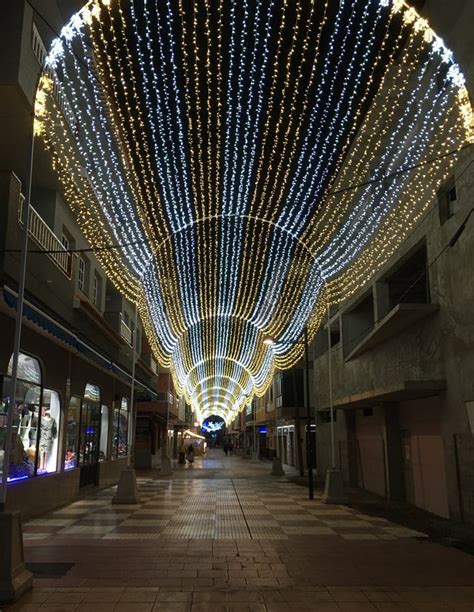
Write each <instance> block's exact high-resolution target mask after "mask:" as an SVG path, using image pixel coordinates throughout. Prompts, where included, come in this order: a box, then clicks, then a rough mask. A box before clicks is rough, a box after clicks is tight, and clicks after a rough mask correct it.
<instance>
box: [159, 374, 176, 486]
mask: <svg viewBox="0 0 474 612" xmlns="http://www.w3.org/2000/svg"><path fill="white" fill-rule="evenodd" d="M170 395H171V374H168V394H167V398H166V438H165V444H163V451H162V453H161V467H160V474H161V476H171V474H172V473H173V470H172V469H171V459H170V453H169V448H168V435H169V433H168V431H169V425H170ZM173 399H174V396H173Z"/></svg>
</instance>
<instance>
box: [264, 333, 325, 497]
mask: <svg viewBox="0 0 474 612" xmlns="http://www.w3.org/2000/svg"><path fill="white" fill-rule="evenodd" d="M263 344H265V345H266V346H273V345H274V344H275V340H274V339H273V338H265V339H264V340H263ZM294 344H303V345H304V361H305V382H304V404H305V407H306V419H307V425H306V463H307V467H308V496H309V499H314V480H313V440H312V437H311V406H310V401H309V357H308V327H307V326H306V325H305V328H304V340H303V342H295V343H294ZM295 400H296V398H295ZM275 430H276V431H277V440H278V429H277V406H276V404H275ZM297 435H298V436H299V431H298V432H297ZM298 444H299V440H298ZM282 471H283V470H282Z"/></svg>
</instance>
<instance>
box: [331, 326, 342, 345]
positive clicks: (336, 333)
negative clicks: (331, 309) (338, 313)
mask: <svg viewBox="0 0 474 612" xmlns="http://www.w3.org/2000/svg"><path fill="white" fill-rule="evenodd" d="M340 341H341V330H340V327H339V320H338V321H337V327H333V326H331V348H332V347H333V346H336V344H339V342H340Z"/></svg>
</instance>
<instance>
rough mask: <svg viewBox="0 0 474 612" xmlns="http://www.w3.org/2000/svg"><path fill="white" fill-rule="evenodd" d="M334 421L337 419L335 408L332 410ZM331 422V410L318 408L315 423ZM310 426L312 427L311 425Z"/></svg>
mask: <svg viewBox="0 0 474 612" xmlns="http://www.w3.org/2000/svg"><path fill="white" fill-rule="evenodd" d="M332 413H333V418H334V423H335V422H336V421H337V410H333V412H332ZM330 422H331V411H330V410H318V412H317V423H318V425H323V424H325V423H330ZM311 427H314V426H313V425H312V426H311Z"/></svg>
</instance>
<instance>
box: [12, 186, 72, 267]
mask: <svg viewBox="0 0 474 612" xmlns="http://www.w3.org/2000/svg"><path fill="white" fill-rule="evenodd" d="M24 203H25V198H24V196H23V195H21V196H20V201H19V206H18V220H19V223H20V225H23V206H24ZM28 226H29V227H28V234H29V235H30V236H31V237H32V238H33V240H34V241H35V242H36V243H37V244H38V246H39V247H40V248H42V249H44V250H45V251H46V254H47V255H48V257H49V258H50V259H51V261H52V262H53V263H54V264H56V266H57V267H58V268H59V269H60V270H61V272H63V273H64V274H65V275H66V276H67V277H68V278H69V279H70V278H71V270H72V254H71V253H70V252H69V251H67V250H66V249H65V248H64V246H63V244H62V242H61V241H60V240H59V238H58V237H57V236H56V234H55V233H54V232H53V231H52V230H51V228H50V227H49V225H48V224H47V223H46V222H45V221H44V220H43V219H42V217H41V216H40V215H39V214H38V213H37V212H36V210H35V209H34V208H33V207H32V206H30V214H29V223H28Z"/></svg>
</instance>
